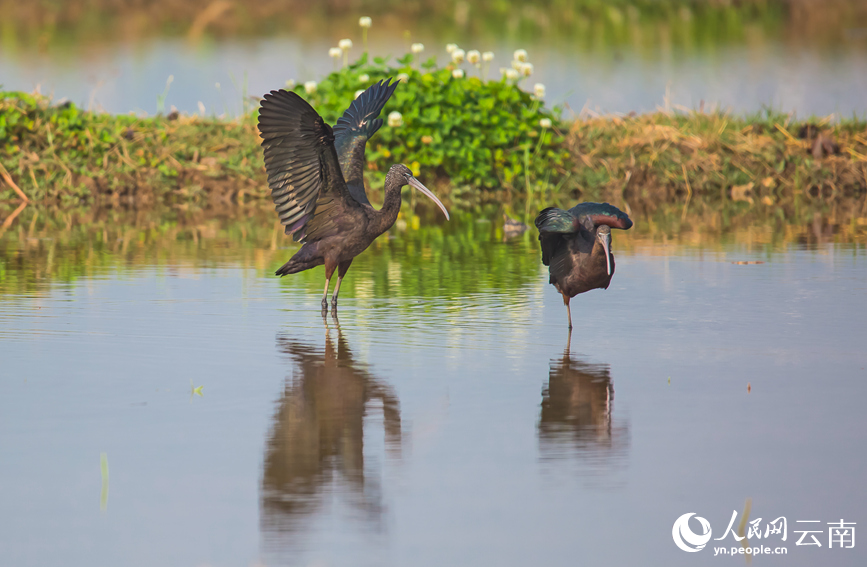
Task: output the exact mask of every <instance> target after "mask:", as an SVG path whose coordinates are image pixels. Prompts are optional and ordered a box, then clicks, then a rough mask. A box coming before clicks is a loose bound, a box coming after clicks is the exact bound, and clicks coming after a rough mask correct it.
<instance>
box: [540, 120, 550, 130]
mask: <svg viewBox="0 0 867 567" xmlns="http://www.w3.org/2000/svg"><path fill="white" fill-rule="evenodd" d="M539 126H541V127H542V128H550V127H551V119H550V118H543V119H541V120H539Z"/></svg>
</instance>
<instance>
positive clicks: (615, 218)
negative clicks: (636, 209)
mask: <svg viewBox="0 0 867 567" xmlns="http://www.w3.org/2000/svg"><path fill="white" fill-rule="evenodd" d="M569 212H570V213H572V215H573V216H575V217H577V218H578V219H579V220H583V218H585V217H586V218H589V219H590V221H591V222H592V223H593V224H594V225H595V226H599V225H601V224H606V225H608V226H610V227H611V228H621V229H623V230H627V229H629V228H632V220H631V219H630V218H629V216H628V215H627V214H626V213H624V212H623V211H621V210H620V209H618V208H617V207H615V206H614V205H609V204H608V203H580V204H578V205H575V206H574V207H572V208H571V209H569Z"/></svg>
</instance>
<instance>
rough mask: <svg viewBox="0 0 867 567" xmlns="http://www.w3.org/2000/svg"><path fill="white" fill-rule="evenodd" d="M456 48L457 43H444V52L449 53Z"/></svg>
mask: <svg viewBox="0 0 867 567" xmlns="http://www.w3.org/2000/svg"><path fill="white" fill-rule="evenodd" d="M457 48H458V44H457V43H447V44H446V53H451V52H453V51H454V50H455V49H457Z"/></svg>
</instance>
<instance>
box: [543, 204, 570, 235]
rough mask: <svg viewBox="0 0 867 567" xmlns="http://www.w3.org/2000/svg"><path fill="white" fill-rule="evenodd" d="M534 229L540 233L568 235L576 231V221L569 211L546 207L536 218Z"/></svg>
mask: <svg viewBox="0 0 867 567" xmlns="http://www.w3.org/2000/svg"><path fill="white" fill-rule="evenodd" d="M536 228H538V229H539V232H540V233H546V232H559V233H570V232H575V231H577V230H578V219H577V218H576V217H574V216H573V215H572V213H570V212H569V211H564V210H563V209H558V208H557V207H548V208H547V209H544V210H543V211H542V212H540V213H539V215H538V216H537V217H536Z"/></svg>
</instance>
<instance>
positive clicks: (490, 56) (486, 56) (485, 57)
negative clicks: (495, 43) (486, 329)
mask: <svg viewBox="0 0 867 567" xmlns="http://www.w3.org/2000/svg"><path fill="white" fill-rule="evenodd" d="M493 60H494V52H493V51H485V52H484V53H482V61H485V62H488V61H493Z"/></svg>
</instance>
